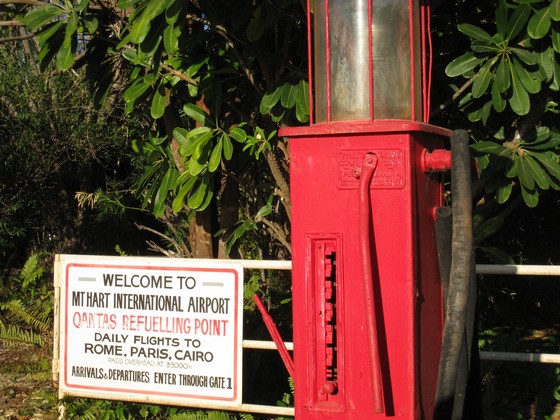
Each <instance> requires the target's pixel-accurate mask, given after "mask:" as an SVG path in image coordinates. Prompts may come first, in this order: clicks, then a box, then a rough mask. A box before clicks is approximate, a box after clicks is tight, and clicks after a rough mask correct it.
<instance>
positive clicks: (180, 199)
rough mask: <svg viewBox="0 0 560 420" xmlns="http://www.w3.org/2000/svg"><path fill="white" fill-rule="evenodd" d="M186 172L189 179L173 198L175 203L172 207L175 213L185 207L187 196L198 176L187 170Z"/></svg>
mask: <svg viewBox="0 0 560 420" xmlns="http://www.w3.org/2000/svg"><path fill="white" fill-rule="evenodd" d="M185 174H188V179H187V181H186V182H185V183H184V184H183V185H181V188H180V189H179V192H178V193H177V195H176V196H175V198H174V199H173V203H172V204H171V208H172V209H173V211H174V212H175V213H179V212H180V211H181V210H182V209H183V204H184V203H185V196H186V195H187V194H188V192H189V191H190V190H191V189H192V187H193V185H194V183H195V182H196V180H197V178H196V177H194V176H191V175H190V174H189V173H188V172H185Z"/></svg>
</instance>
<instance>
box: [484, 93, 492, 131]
mask: <svg viewBox="0 0 560 420" xmlns="http://www.w3.org/2000/svg"><path fill="white" fill-rule="evenodd" d="M491 111H492V99H490V100H489V101H488V102H486V103H485V104H484V105H483V106H482V124H484V125H486V124H487V123H488V118H490V112H491Z"/></svg>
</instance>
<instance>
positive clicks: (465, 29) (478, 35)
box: [457, 23, 492, 42]
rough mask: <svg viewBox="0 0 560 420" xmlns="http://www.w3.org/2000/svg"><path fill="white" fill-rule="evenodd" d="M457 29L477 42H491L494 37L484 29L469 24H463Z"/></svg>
mask: <svg viewBox="0 0 560 420" xmlns="http://www.w3.org/2000/svg"><path fill="white" fill-rule="evenodd" d="M457 29H458V30H459V31H460V32H462V33H464V34H465V35H467V36H468V37H470V38H474V39H476V40H477V41H486V42H491V41H492V37H491V36H490V35H489V34H488V32H486V31H485V30H484V29H482V28H479V27H478V26H475V25H471V24H469V23H461V24H459V25H457Z"/></svg>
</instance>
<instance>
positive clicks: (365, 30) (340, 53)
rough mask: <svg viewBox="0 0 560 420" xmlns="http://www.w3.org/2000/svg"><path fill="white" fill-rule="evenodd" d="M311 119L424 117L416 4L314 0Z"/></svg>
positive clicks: (390, 0) (387, 0)
mask: <svg viewBox="0 0 560 420" xmlns="http://www.w3.org/2000/svg"><path fill="white" fill-rule="evenodd" d="M313 19H314V20H313V24H314V89H315V95H314V96H315V122H316V123H324V122H337V121H363V122H368V121H373V120H411V121H419V120H421V119H422V86H421V84H422V83H421V80H422V78H421V69H420V64H421V48H420V30H419V27H420V25H419V6H418V2H417V1H413V0H315V7H314V18H313Z"/></svg>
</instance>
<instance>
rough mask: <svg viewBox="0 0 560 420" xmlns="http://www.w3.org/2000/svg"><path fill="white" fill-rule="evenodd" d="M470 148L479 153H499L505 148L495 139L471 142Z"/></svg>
mask: <svg viewBox="0 0 560 420" xmlns="http://www.w3.org/2000/svg"><path fill="white" fill-rule="evenodd" d="M470 149H471V150H472V151H473V152H476V153H477V154H480V155H488V154H491V155H499V154H501V153H502V152H503V151H504V149H506V148H505V147H504V146H502V145H501V144H498V143H496V142H495V141H479V142H476V143H474V144H471V146H470Z"/></svg>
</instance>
